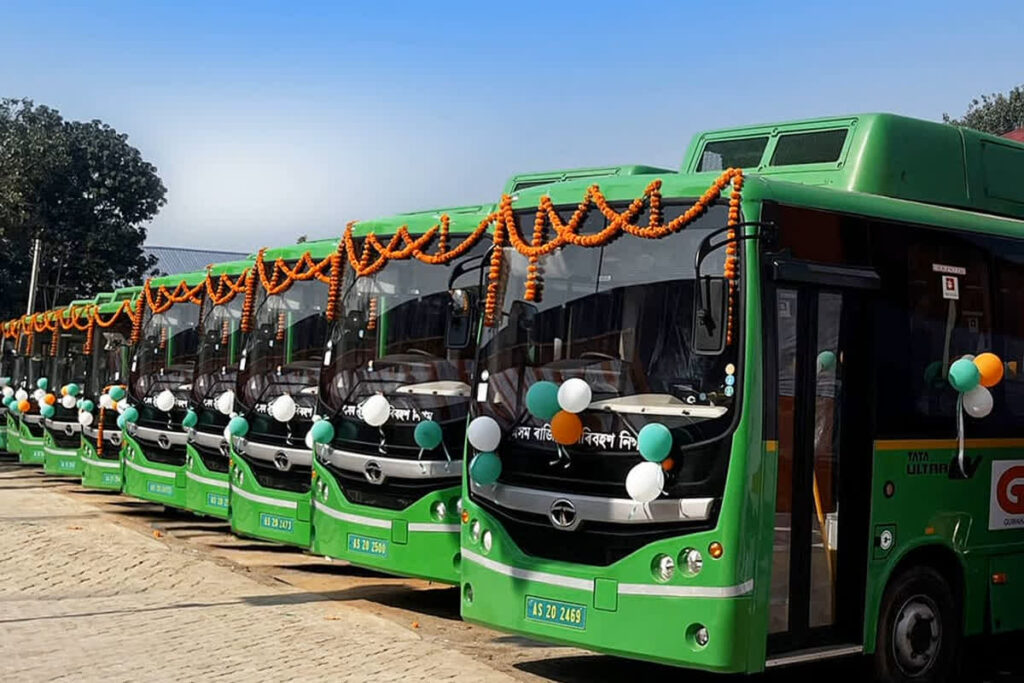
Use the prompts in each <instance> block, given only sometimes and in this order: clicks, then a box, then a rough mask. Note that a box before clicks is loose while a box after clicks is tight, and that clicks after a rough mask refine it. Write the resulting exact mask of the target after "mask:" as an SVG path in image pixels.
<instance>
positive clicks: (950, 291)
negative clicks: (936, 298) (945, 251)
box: [940, 275, 960, 301]
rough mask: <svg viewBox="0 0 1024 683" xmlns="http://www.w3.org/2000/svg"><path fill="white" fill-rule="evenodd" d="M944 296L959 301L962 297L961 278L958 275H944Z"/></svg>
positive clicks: (942, 277)
mask: <svg viewBox="0 0 1024 683" xmlns="http://www.w3.org/2000/svg"><path fill="white" fill-rule="evenodd" d="M940 279H941V280H942V298H943V299H952V300H953V301H957V300H958V299H959V298H960V278H958V277H957V276H956V275H942V276H940Z"/></svg>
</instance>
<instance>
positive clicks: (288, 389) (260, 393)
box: [238, 280, 327, 417]
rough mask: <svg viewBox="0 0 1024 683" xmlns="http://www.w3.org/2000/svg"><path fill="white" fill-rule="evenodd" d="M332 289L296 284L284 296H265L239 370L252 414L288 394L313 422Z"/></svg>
mask: <svg viewBox="0 0 1024 683" xmlns="http://www.w3.org/2000/svg"><path fill="white" fill-rule="evenodd" d="M326 309H327V285H325V284H323V283H322V282H320V281H319V280H308V281H304V282H295V283H293V284H292V285H291V287H289V288H288V289H287V290H286V291H284V292H282V293H280V294H273V295H270V296H267V295H266V294H265V293H264V294H263V295H262V300H261V301H260V303H259V306H258V307H257V309H256V311H255V313H254V316H253V318H254V320H253V332H252V334H250V335H249V338H248V340H247V341H246V344H245V352H244V353H245V357H244V358H243V359H242V361H241V363H240V365H239V372H240V375H239V387H238V388H239V397H238V398H239V399H240V400H241V401H242V403H243V404H244V405H245V406H246V407H247V408H249V409H250V410H253V409H258V408H259V407H260V406H265V405H266V404H267V403H268V402H270V401H272V400H274V399H276V398H277V397H278V396H280V395H281V394H284V393H288V394H290V395H291V396H292V398H293V399H294V400H295V402H296V404H297V405H298V415H300V416H304V417H311V416H312V414H313V412H312V411H313V410H314V409H315V407H316V390H317V382H318V380H319V376H320V375H319V372H320V364H321V362H322V360H323V353H324V341H325V338H326V336H327V316H326Z"/></svg>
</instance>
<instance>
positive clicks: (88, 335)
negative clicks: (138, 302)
mask: <svg viewBox="0 0 1024 683" xmlns="http://www.w3.org/2000/svg"><path fill="white" fill-rule="evenodd" d="M122 313H123V314H125V315H126V316H128V320H129V321H130V322H131V323H132V330H133V332H132V334H133V335H134V328H135V320H136V317H137V316H136V314H135V311H134V310H133V309H132V302H131V301H129V300H127V299H125V300H124V301H122V302H121V305H120V306H118V307H117V310H116V311H114V312H113V313H112V314H111V316H110V317H109V318H107V319H106V320H104V319H103V317H102V316H101V315H100V309H99V306H95V307H93V311H92V315H91V316H89V325H88V329H86V332H85V345H84V346H83V348H82V351H83V352H84V353H85V354H90V353H92V345H93V339H94V338H95V336H96V334H95V332H96V328H97V327H100V328H102V329H107V328H109V327H112V326H113V325H114V323H116V322H117V321H118V320H119V319H120V317H121V314H122Z"/></svg>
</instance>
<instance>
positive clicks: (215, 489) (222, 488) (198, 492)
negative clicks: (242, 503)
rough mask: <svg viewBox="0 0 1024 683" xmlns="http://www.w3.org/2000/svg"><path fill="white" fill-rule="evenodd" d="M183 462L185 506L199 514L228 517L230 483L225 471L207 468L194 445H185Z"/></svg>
mask: <svg viewBox="0 0 1024 683" xmlns="http://www.w3.org/2000/svg"><path fill="white" fill-rule="evenodd" d="M187 449H188V451H187V452H188V455H187V456H186V462H185V508H186V509H188V510H191V511H192V512H195V513H197V514H200V515H206V516H207V517H216V518H217V519H228V517H229V509H230V508H229V507H228V503H229V498H230V491H229V489H230V485H229V483H228V474H227V473H226V472H214V471H213V470H211V469H210V468H208V467H207V466H206V465H205V464H204V463H203V459H202V458H201V457H200V456H199V453H198V452H197V451H196V449H195V447H193V446H192V445H191V444H189V445H188V446H187Z"/></svg>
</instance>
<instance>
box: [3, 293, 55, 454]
mask: <svg viewBox="0 0 1024 683" xmlns="http://www.w3.org/2000/svg"><path fill="white" fill-rule="evenodd" d="M57 314H58V311H44V312H40V313H33V314H32V315H27V316H25V317H23V318H22V335H21V343H22V346H21V349H22V353H23V354H24V370H23V376H24V380H23V381H22V382H21V387H20V388H19V389H18V390H17V391H16V392H15V394H14V398H15V399H16V400H15V401H14V402H13V403H12V404H11V405H10V406H8V409H11V408H14V409H15V410H16V411H17V418H18V419H17V422H18V426H17V430H16V431H17V433H18V438H17V442H18V445H19V450H18V462H20V463H22V464H27V465H42V464H43V462H44V460H45V459H46V453H45V450H44V437H45V433H44V430H43V416H42V414H41V413H40V412H39V407H40V406H39V402H40V401H41V400H42V399H43V396H45V395H46V389H47V387H48V386H49V378H48V377H47V376H46V374H47V370H48V366H49V365H50V363H49V362H48V361H49V357H50V346H51V344H52V341H53V332H54V330H55V328H56V326H57ZM47 333H49V334H47ZM12 412H13V411H12ZM8 436H10V432H8Z"/></svg>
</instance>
